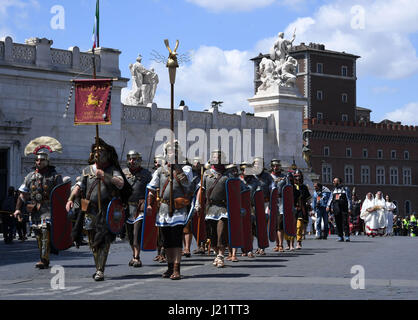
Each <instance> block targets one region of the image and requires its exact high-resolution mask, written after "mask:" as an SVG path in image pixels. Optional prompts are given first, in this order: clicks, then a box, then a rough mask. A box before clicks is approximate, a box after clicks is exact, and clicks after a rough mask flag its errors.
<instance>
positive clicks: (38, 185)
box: [14, 137, 63, 269]
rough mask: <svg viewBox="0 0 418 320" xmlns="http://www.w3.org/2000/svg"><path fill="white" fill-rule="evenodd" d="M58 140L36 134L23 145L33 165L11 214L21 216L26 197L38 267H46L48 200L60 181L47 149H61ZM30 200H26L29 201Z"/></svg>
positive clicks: (47, 252)
mask: <svg viewBox="0 0 418 320" xmlns="http://www.w3.org/2000/svg"><path fill="white" fill-rule="evenodd" d="M61 150H62V146H61V144H60V143H59V142H58V141H57V140H55V139H54V138H51V137H39V138H36V139H34V140H32V141H31V142H30V143H29V144H28V145H27V146H26V148H25V155H29V154H30V153H34V154H35V155H36V158H35V167H34V168H33V169H34V171H32V172H30V173H29V174H28V175H27V176H26V177H25V180H24V182H23V184H22V185H21V186H20V188H19V191H21V194H20V196H19V198H18V200H17V203H16V211H15V212H14V215H15V217H17V218H18V219H21V218H22V216H21V215H22V206H23V203H25V202H26V201H28V205H27V208H28V211H29V212H31V218H32V227H33V230H34V232H35V235H36V240H37V242H38V248H39V255H40V261H39V262H38V263H37V264H36V265H35V267H36V268H39V269H47V268H48V267H49V254H50V252H51V237H50V235H51V201H50V198H49V197H50V194H51V191H52V189H54V188H55V187H56V186H58V185H60V184H62V183H63V180H62V176H61V175H59V174H58V173H57V171H56V170H55V167H54V166H51V165H50V163H49V158H48V153H51V152H54V151H57V152H61ZM29 202H30V203H29Z"/></svg>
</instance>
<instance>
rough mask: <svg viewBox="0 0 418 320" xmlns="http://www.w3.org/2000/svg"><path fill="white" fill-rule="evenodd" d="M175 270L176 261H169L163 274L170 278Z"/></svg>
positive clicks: (164, 276)
mask: <svg viewBox="0 0 418 320" xmlns="http://www.w3.org/2000/svg"><path fill="white" fill-rule="evenodd" d="M173 271H174V263H168V268H167V270H166V271H165V272H164V273H163V274H162V277H163V278H170V277H171V275H172V274H173Z"/></svg>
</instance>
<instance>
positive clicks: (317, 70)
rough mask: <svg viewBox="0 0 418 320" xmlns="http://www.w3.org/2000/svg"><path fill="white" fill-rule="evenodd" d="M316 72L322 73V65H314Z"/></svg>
mask: <svg viewBox="0 0 418 320" xmlns="http://www.w3.org/2000/svg"><path fill="white" fill-rule="evenodd" d="M316 72H317V73H324V65H323V64H322V63H317V64H316Z"/></svg>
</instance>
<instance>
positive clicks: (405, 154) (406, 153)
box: [403, 150, 409, 160]
mask: <svg viewBox="0 0 418 320" xmlns="http://www.w3.org/2000/svg"><path fill="white" fill-rule="evenodd" d="M403 158H404V159H405V160H409V151H407V150H405V151H404V152H403Z"/></svg>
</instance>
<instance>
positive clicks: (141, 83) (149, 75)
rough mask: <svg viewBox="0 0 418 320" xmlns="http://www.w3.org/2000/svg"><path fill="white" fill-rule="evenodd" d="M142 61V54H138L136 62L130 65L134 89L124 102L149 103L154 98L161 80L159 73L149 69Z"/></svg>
mask: <svg viewBox="0 0 418 320" xmlns="http://www.w3.org/2000/svg"><path fill="white" fill-rule="evenodd" d="M141 62H142V56H141V55H138V58H136V62H135V63H134V64H130V65H129V70H130V72H131V76H132V89H131V91H130V92H129V94H128V96H127V98H126V100H125V102H124V103H125V104H126V105H140V104H141V105H147V104H148V103H152V101H153V99H154V96H155V92H156V90H157V85H158V82H159V80H158V75H157V73H155V72H154V69H151V70H147V69H146V68H145V67H144V66H143V65H142V63H141Z"/></svg>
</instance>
